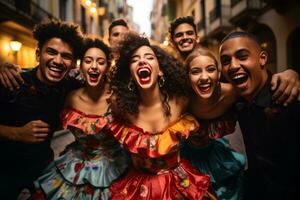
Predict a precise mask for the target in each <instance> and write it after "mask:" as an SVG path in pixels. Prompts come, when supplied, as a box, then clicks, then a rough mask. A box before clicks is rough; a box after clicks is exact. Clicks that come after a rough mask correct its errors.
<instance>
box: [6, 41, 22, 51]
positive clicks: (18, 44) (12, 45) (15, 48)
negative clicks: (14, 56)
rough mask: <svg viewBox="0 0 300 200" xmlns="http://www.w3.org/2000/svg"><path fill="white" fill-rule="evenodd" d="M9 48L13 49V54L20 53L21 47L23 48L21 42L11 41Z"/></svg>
mask: <svg viewBox="0 0 300 200" xmlns="http://www.w3.org/2000/svg"><path fill="white" fill-rule="evenodd" d="M9 46H10V48H11V50H13V52H18V51H20V49H21V47H22V43H21V42H19V41H15V40H13V41H10V43H9Z"/></svg>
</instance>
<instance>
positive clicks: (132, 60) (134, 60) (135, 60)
mask: <svg viewBox="0 0 300 200" xmlns="http://www.w3.org/2000/svg"><path fill="white" fill-rule="evenodd" d="M137 61H138V59H137V58H132V59H131V61H130V63H135V62H137Z"/></svg>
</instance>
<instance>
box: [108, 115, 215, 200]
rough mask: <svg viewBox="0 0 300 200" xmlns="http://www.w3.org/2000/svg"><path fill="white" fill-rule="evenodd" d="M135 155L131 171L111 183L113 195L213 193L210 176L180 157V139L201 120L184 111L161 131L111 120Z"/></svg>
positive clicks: (149, 196) (192, 195)
mask: <svg viewBox="0 0 300 200" xmlns="http://www.w3.org/2000/svg"><path fill="white" fill-rule="evenodd" d="M110 127H111V130H112V132H113V134H114V136H115V137H116V139H118V140H119V141H120V143H121V144H123V146H124V148H126V149H127V150H128V151H129V152H130V155H131V158H132V166H130V167H129V172H128V173H127V174H126V175H125V176H123V177H121V178H120V179H118V180H117V181H116V182H114V183H113V184H112V185H111V187H110V193H111V197H110V199H113V200H115V199H120V200H121V199H122V200H129V199H132V200H141V199H143V200H146V199H149V200H150V199H151V200H153V199H163V200H171V199H197V200H199V199H202V198H203V197H204V196H206V197H210V196H212V195H211V193H209V192H208V188H209V185H210V178H209V176H208V175H205V174H202V173H199V172H198V171H197V170H196V169H194V168H193V167H192V166H191V165H190V164H189V162H187V161H186V160H180V158H179V142H180V139H181V138H187V137H188V135H189V133H190V132H191V131H195V130H197V129H198V127H199V125H198V123H197V121H196V120H195V119H194V118H193V117H191V116H189V115H183V116H181V117H180V118H179V119H178V120H177V121H176V122H174V123H172V124H171V125H169V126H168V127H166V128H165V129H164V130H163V131H161V132H156V133H149V132H147V131H144V130H143V129H142V128H140V127H137V126H135V125H124V124H118V123H112V124H110Z"/></svg>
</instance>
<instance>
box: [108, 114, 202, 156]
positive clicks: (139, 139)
mask: <svg viewBox="0 0 300 200" xmlns="http://www.w3.org/2000/svg"><path fill="white" fill-rule="evenodd" d="M198 128H199V123H198V122H197V120H196V119H195V118H193V117H192V116H191V115H183V116H181V117H180V118H179V119H178V120H177V121H176V122H174V123H172V124H171V125H170V126H168V127H166V128H165V129H164V130H163V131H160V132H157V133H149V132H147V131H144V130H143V129H142V128H140V127H137V126H135V125H132V124H131V125H129V126H126V125H124V124H120V123H117V122H115V123H114V122H113V123H111V124H110V129H111V130H112V132H113V134H114V136H115V138H116V139H117V140H119V142H120V143H121V144H123V145H124V146H125V147H126V148H127V149H128V150H129V151H130V152H131V153H135V154H139V155H142V156H145V157H152V158H154V157H158V156H163V155H166V154H168V153H169V152H170V151H172V149H174V148H176V147H177V146H178V144H179V141H180V139H182V138H187V137H188V136H189V134H190V132H194V131H196V130H197V129H198Z"/></svg>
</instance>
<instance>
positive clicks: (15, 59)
mask: <svg viewBox="0 0 300 200" xmlns="http://www.w3.org/2000/svg"><path fill="white" fill-rule="evenodd" d="M126 7H127V5H126V0H0V64H1V63H4V62H10V63H16V64H18V65H20V66H21V67H24V68H31V67H34V66H36V65H37V62H36V59H35V50H36V41H35V40H34V39H33V37H32V29H33V27H34V25H35V24H37V23H40V22H41V21H43V20H45V19H47V18H50V19H51V18H53V19H61V20H65V21H69V22H74V23H77V24H79V25H80V26H81V29H82V31H83V32H84V33H85V34H91V35H97V36H101V37H102V38H107V34H108V31H107V29H108V26H109V24H110V23H111V21H112V20H114V19H116V18H121V17H125V18H126V16H127V14H126Z"/></svg>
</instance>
